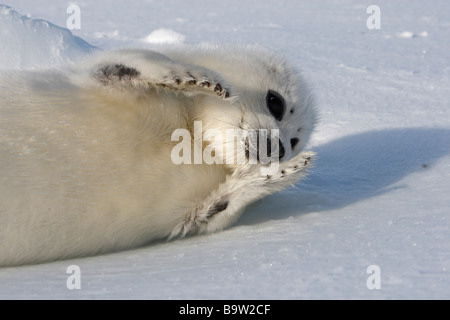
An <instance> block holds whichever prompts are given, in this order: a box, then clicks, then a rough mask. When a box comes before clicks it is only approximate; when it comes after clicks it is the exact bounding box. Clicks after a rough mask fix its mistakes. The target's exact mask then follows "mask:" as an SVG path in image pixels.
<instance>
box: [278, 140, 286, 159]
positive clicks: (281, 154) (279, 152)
mask: <svg viewBox="0 0 450 320" xmlns="http://www.w3.org/2000/svg"><path fill="white" fill-rule="evenodd" d="M279 143H280V145H279V148H280V149H279V151H278V157H279V158H280V159H281V158H283V157H284V154H285V152H286V151H285V150H284V146H283V144H282V143H281V140H280V142H279Z"/></svg>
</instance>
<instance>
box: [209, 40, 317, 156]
mask: <svg viewBox="0 0 450 320" xmlns="http://www.w3.org/2000/svg"><path fill="white" fill-rule="evenodd" d="M233 52H234V51H233ZM222 54H223V55H225V57H226V58H224V59H225V61H224V62H216V63H215V65H216V71H218V72H219V73H220V74H221V75H222V76H223V77H224V79H226V81H227V82H228V84H229V86H230V90H231V93H232V95H233V97H234V98H233V99H234V100H233V102H232V106H230V105H228V106H226V105H222V106H220V107H217V108H213V109H215V112H214V119H211V121H212V122H213V123H214V124H211V125H212V126H214V125H216V126H228V127H230V128H232V127H238V128H240V129H243V130H246V131H249V132H254V131H261V130H265V131H267V133H268V138H269V139H270V140H272V141H271V142H272V147H271V146H270V144H269V141H268V142H267V156H276V157H278V159H279V161H287V160H289V159H292V158H293V157H295V156H296V155H298V154H299V153H300V152H301V151H302V150H303V148H304V146H305V145H306V143H307V142H308V140H309V137H310V134H311V132H312V130H313V129H314V126H315V123H316V111H315V105H314V101H313V98H312V96H311V94H310V90H309V88H308V87H307V86H306V84H305V83H304V81H303V80H302V79H301V78H300V76H299V73H298V72H297V71H296V70H295V69H294V68H292V67H291V66H290V65H288V64H287V63H286V62H285V61H284V60H283V59H281V58H280V57H278V56H276V55H274V54H272V53H269V52H267V51H265V50H261V49H254V48H249V50H247V51H246V52H240V53H239V54H236V55H235V56H234V55H232V54H231V55H227V54H226V53H222ZM219 58H220V57H219ZM208 67H210V66H208ZM211 105H212V104H211ZM273 129H276V130H278V132H277V135H273V136H271V131H272V130H273ZM261 138H262V136H258V137H257V138H256V139H255V140H254V141H256V143H253V144H252V143H247V144H246V148H247V150H246V153H247V154H246V155H247V156H248V153H249V151H252V149H256V151H255V152H256V153H257V154H259V148H260V147H261ZM263 139H264V138H263ZM274 139H275V140H276V141H273V140H274ZM274 142H275V143H274ZM225 143H231V142H230V141H225ZM264 144H265V143H264ZM249 149H250V150H249Z"/></svg>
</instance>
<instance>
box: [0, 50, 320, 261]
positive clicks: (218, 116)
mask: <svg viewBox="0 0 450 320" xmlns="http://www.w3.org/2000/svg"><path fill="white" fill-rule="evenodd" d="M315 119H316V113H315V106H314V102H313V99H312V96H311V93H310V91H309V89H308V87H307V85H306V84H305V82H304V81H303V80H302V78H301V77H300V76H299V74H298V72H296V71H295V70H294V69H293V68H292V67H291V66H290V65H289V64H288V63H287V62H285V61H284V60H283V59H282V58H280V57H279V56H277V55H275V54H273V53H271V52H269V51H267V50H264V49H260V48H256V47H253V46H252V47H243V48H236V47H234V48H220V47H212V46H211V47H207V48H205V47H189V48H187V47H181V48H178V49H177V48H172V49H166V50H163V51H162V52H161V53H157V52H154V51H147V50H125V51H115V52H105V53H100V54H98V55H97V56H95V57H92V58H90V59H89V60H88V61H86V62H84V63H82V64H81V66H79V67H76V68H71V69H70V70H65V71H63V70H51V71H45V72H44V71H27V72H25V71H23V72H21V73H17V72H16V73H11V72H10V73H5V72H3V73H2V75H1V77H0V266H11V265H19V264H28V263H40V262H45V261H51V260H56V259H63V258H70V257H77V256H87V255H94V254H98V253H105V252H112V251H117V250H122V249H127V248H133V247H137V246H141V245H144V244H147V243H149V242H150V241H152V240H155V239H163V238H172V237H179V236H184V235H186V234H194V233H208V232H215V231H218V230H221V229H223V228H225V227H227V226H229V225H230V224H231V223H233V222H234V221H235V220H236V219H237V218H238V217H239V215H240V214H241V213H242V211H243V209H244V208H245V206H246V205H248V204H249V203H251V202H253V201H255V200H257V199H259V198H261V197H264V196H266V195H268V194H271V193H274V192H276V191H279V190H281V189H283V188H285V187H287V186H289V185H291V184H292V183H294V182H296V181H297V180H299V179H301V178H302V177H304V176H305V174H306V171H307V169H308V168H309V167H310V166H311V164H312V160H313V159H312V157H313V155H314V153H312V152H302V149H303V147H304V146H305V143H307V141H308V138H309V135H310V133H311V131H312V129H313V128H314V124H315ZM194 121H201V123H202V125H203V127H202V128H203V129H202V130H203V131H206V130H207V129H208V128H216V129H217V130H219V131H220V130H225V129H229V128H240V129H243V130H247V129H257V130H260V129H274V128H276V129H279V139H280V140H279V142H280V147H279V149H278V150H277V152H278V153H277V157H279V158H280V164H279V169H278V171H277V172H276V173H275V174H273V175H263V174H261V170H260V168H261V166H263V164H260V163H258V164H248V163H246V164H229V163H225V164H216V163H215V164H205V163H203V164H200V165H199V164H191V165H187V164H182V165H177V164H175V163H173V161H171V153H172V151H173V148H174V146H176V145H177V143H178V142H177V141H172V140H173V139H172V133H173V132H174V130H177V129H179V128H183V129H186V130H189V132H191V133H192V134H194V133H193V122H194ZM218 141H219V140H218ZM218 141H215V140H213V141H210V143H209V145H213V146H215V147H216V152H217V154H216V156H219V157H221V156H222V154H221V151H220V150H223V145H225V144H226V143H228V142H226V141H225V142H224V141H222V142H220V144H219V142H218ZM233 143H234V142H233ZM218 144H219V145H218ZM206 145H208V144H204V145H203V147H206ZM270 152H272V151H270V150H269V153H270ZM246 153H248V146H247V149H246ZM224 156H225V155H224ZM228 156H229V155H228ZM233 156H234V155H233ZM247 156H248V154H247Z"/></svg>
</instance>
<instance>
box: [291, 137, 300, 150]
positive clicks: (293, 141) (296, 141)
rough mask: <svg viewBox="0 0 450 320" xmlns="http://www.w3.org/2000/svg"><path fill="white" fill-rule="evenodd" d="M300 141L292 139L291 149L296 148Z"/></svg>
mask: <svg viewBox="0 0 450 320" xmlns="http://www.w3.org/2000/svg"><path fill="white" fill-rule="evenodd" d="M299 141H300V139H299V138H292V139H291V147H292V149H294V148H295V146H296V145H297V143H298V142H299Z"/></svg>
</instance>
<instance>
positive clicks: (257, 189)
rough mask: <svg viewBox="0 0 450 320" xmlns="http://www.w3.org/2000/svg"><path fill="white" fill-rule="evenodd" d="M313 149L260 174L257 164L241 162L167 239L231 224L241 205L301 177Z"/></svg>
mask: <svg viewBox="0 0 450 320" xmlns="http://www.w3.org/2000/svg"><path fill="white" fill-rule="evenodd" d="M314 156H315V153H314V152H308V151H306V152H302V153H300V154H299V155H297V156H296V157H295V158H293V159H291V160H289V161H287V162H282V163H280V164H279V168H278V171H277V173H275V174H273V175H264V174H261V170H260V169H261V166H250V165H243V166H242V167H239V168H238V169H236V170H235V171H234V172H233V174H231V175H229V176H227V179H226V180H225V181H224V182H223V183H222V184H221V185H219V187H218V188H217V189H216V190H214V191H213V192H211V194H210V195H209V196H208V197H207V198H206V199H204V200H203V201H202V202H201V203H198V204H197V205H196V206H195V207H194V208H192V210H191V211H190V212H189V213H188V214H187V215H186V217H185V219H184V221H182V222H181V223H180V224H179V225H178V226H177V227H176V228H174V230H172V233H171V234H170V236H169V238H173V237H177V236H181V237H184V236H185V235H186V234H189V233H211V232H216V231H219V230H222V229H224V228H226V227H227V226H229V225H230V224H232V223H234V222H235V221H236V220H237V219H238V218H239V216H240V215H241V213H242V212H243V211H244V209H245V207H246V206H247V205H249V204H250V203H252V202H254V201H256V200H258V199H261V198H263V197H265V196H267V195H269V194H272V193H275V192H277V191H280V190H282V189H284V188H286V187H289V186H291V185H293V184H294V183H295V182H297V181H299V180H301V179H302V178H304V177H305V176H306V174H307V171H308V169H310V168H311V167H312V165H313V162H314Z"/></svg>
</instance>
